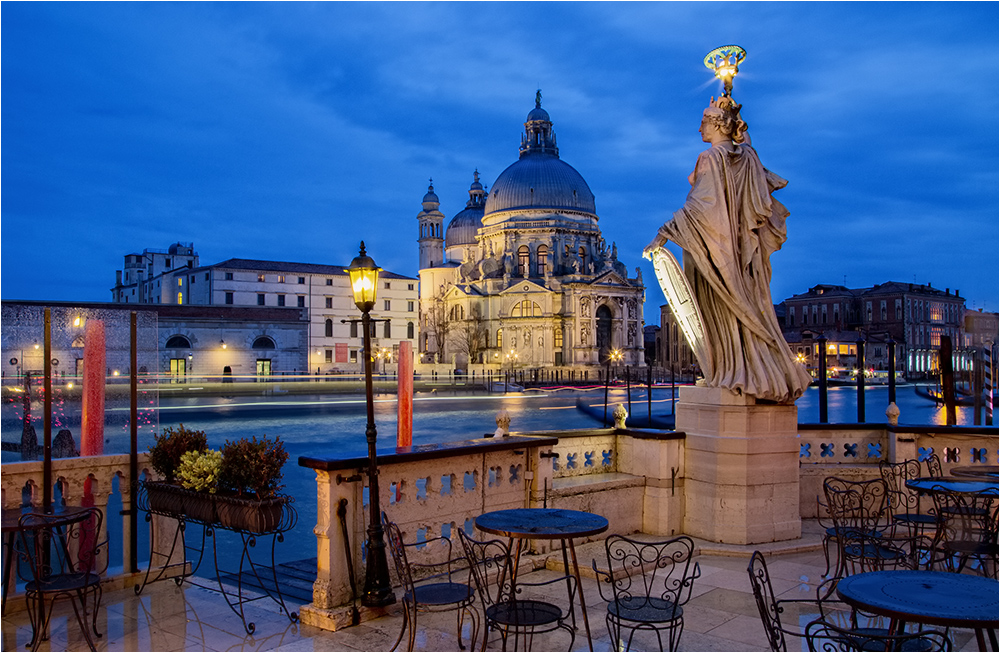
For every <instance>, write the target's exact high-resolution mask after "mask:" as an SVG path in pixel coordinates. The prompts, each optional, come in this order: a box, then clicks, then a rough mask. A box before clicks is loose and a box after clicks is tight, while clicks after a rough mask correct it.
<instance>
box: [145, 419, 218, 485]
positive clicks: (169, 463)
mask: <svg viewBox="0 0 1000 653" xmlns="http://www.w3.org/2000/svg"><path fill="white" fill-rule="evenodd" d="M153 438H154V439H155V442H154V444H153V446H151V447H150V448H149V464H150V466H151V467H152V468H153V470H155V471H156V473H158V474H159V475H160V476H162V477H163V478H164V479H165V480H166V481H167V482H169V483H173V482H174V475H175V473H176V471H177V467H178V466H180V464H181V456H183V455H184V454H185V453H186V452H188V451H204V450H205V449H206V448H207V447H208V438H206V437H205V432H204V431H192V430H190V429H186V428H184V425H183V424H181V425H180V427H179V428H177V429H176V430H175V429H174V428H172V427H170V426H168V427H167V428H165V429H163V432H162V433H161V434H160V435H154V436H153Z"/></svg>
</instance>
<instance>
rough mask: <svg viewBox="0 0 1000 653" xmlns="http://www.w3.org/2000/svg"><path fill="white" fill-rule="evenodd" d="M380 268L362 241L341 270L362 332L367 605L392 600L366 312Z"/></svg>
mask: <svg viewBox="0 0 1000 653" xmlns="http://www.w3.org/2000/svg"><path fill="white" fill-rule="evenodd" d="M380 270H381V268H379V267H378V266H377V265H375V261H373V260H372V259H371V257H370V256H368V255H367V254H365V243H364V241H362V242H361V252H360V254H358V256H356V257H354V260H353V261H351V265H350V266H349V267H348V268H347V270H345V272H347V274H348V275H349V276H350V278H351V291H352V292H353V293H354V303H355V304H356V305H357V307H358V308H359V309H360V310H361V326H362V328H363V329H364V334H365V335H364V343H365V351H364V359H365V398H366V400H367V404H368V427H367V428H366V429H365V437H366V438H367V439H368V506H369V508H371V512H370V514H369V516H368V541H367V542H366V543H365V546H366V547H367V556H366V566H365V588H364V592H363V593H362V595H361V604H362V605H365V606H368V607H382V606H386V605H390V604H392V603H395V602H396V597H395V595H394V594H393V593H392V584H391V582H390V580H389V565H388V563H387V562H386V557H385V534H384V532H383V530H382V519H381V510H380V509H379V500H378V499H379V492H378V460H377V458H376V454H375V441H376V439H377V438H378V433H377V431H376V430H375V403H374V399H373V397H372V331H371V316H370V315H369V312H370V311H371V310H372V308H374V306H375V292H376V289H377V288H378V273H379V271H380Z"/></svg>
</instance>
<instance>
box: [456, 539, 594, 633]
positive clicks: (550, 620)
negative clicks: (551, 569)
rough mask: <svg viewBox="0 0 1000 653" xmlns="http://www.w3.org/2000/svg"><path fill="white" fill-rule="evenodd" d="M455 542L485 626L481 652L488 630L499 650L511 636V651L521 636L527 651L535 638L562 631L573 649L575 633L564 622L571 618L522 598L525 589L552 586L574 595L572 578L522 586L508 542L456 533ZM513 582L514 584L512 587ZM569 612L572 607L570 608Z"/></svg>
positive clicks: (552, 606) (552, 607)
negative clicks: (495, 636) (496, 633)
mask: <svg viewBox="0 0 1000 653" xmlns="http://www.w3.org/2000/svg"><path fill="white" fill-rule="evenodd" d="M458 539H459V541H460V542H461V543H462V549H463V550H464V551H465V558H466V560H467V561H468V563H469V575H471V576H472V579H473V580H474V581H475V584H476V590H477V591H478V593H479V599H480V600H481V601H482V604H483V616H484V617H485V618H486V619H485V624H484V628H483V649H482V650H484V651H485V650H486V641H487V639H488V637H489V632H490V629H491V628H492V629H493V630H496V631H499V632H500V637H501V639H502V641H503V649H504V650H505V651H506V650H507V639H508V638H509V637H510V635H511V634H513V635H514V650H517V645H518V641H519V640H520V639H521V638H522V637H523V639H524V642H525V645H526V647H527V649H529V650H530V648H531V644H532V640H533V638H534V636H535V635H537V634H540V633H546V632H551V631H554V630H559V629H561V630H565V631H566V632H567V633H569V637H570V640H569V647H568V648H567V650H571V649H572V648H573V642H574V640H575V639H576V631H575V630H574V628H573V626H572V625H570V624H569V623H567V620H569V619H570V617H571V615H570V614H567V613H564V612H563V611H562V609H561V608H560V607H559V606H558V605H555V604H553V603H549V602H547V601H541V600H537V599H533V598H526V597H524V596H522V594H523V593H524V592H525V590H529V588H538V587H544V586H548V585H552V584H555V583H569V587H570V595H571V596H576V592H577V591H579V588H578V587H577V585H576V578H575V577H573V576H569V577H562V576H560V577H559V578H555V579H552V580H548V581H543V582H538V583H526V582H524V581H523V580H521V579H517V578H516V576H517V561H516V560H515V559H514V557H513V556H512V555H511V550H510V542H509V541H507V542H504V541H503V540H499V539H494V540H486V541H480V540H475V539H473V538H471V537H469V536H468V535H466V534H465V531H463V530H462V529H459V530H458ZM515 580H516V584H515ZM570 610H572V608H570Z"/></svg>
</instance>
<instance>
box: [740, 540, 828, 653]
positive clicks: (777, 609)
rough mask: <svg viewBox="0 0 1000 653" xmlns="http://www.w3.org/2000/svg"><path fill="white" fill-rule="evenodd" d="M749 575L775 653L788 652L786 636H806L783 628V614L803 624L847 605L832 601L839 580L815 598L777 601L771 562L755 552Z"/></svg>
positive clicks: (824, 588) (819, 588)
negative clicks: (806, 619)
mask: <svg viewBox="0 0 1000 653" xmlns="http://www.w3.org/2000/svg"><path fill="white" fill-rule="evenodd" d="M747 574H749V576H750V586H751V587H752V588H753V596H754V599H755V600H756V601H757V610H758V611H760V620H761V622H762V623H763V624H764V632H765V633H767V641H768V643H769V644H770V645H771V650H772V651H787V650H788V644H787V641H786V639H785V636H786V635H789V636H792V637H797V638H799V637H805V632H804V631H801V630H790V629H789V628H787V627H786V626H784V625H782V623H781V615H783V614H785V613H790V614H794V615H795V616H797V617H798V619H797V621H798V622H799V623H801V621H802V617H803V616H809V615H816V616H817V617H823V616H825V614H826V613H827V612H829V610H830V608H831V607H832V606H833V605H835V604H836V605H843V604H841V603H840V602H838V601H833V600H831V599H829V597H830V595H831V594H832V593H833V589H834V588H835V587H836V582H837V580H838V579H836V578H834V579H830V580H828V581H826V582H824V583H823V584H822V585H820V586H819V587H817V588H816V598H815V599H781V600H779V599H777V598H776V597H775V594H774V588H773V587H772V586H771V575H770V574H769V573H768V571H767V562H765V560H764V555H763V554H762V553H761V552H760V551H754V552H753V555H752V556H750V564H749V565H747ZM824 606H826V607H824Z"/></svg>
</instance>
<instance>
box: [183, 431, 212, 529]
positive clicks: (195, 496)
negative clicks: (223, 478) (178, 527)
mask: <svg viewBox="0 0 1000 653" xmlns="http://www.w3.org/2000/svg"><path fill="white" fill-rule="evenodd" d="M221 467H222V452H221V451H215V450H214V449H206V450H205V451H188V452H186V453H185V454H184V455H182V456H181V464H180V465H179V466H178V468H177V478H178V480H179V481H180V484H181V487H183V488H184V489H185V490H187V491H188V492H186V493H185V494H184V495H183V506H184V515H185V517H187V518H188V519H195V520H198V521H200V522H204V523H206V524H213V523H216V522H217V521H218V517H217V516H216V512H215V501H214V500H212V499H211V495H213V494H215V492H216V490H217V489H218V485H219V469H220V468H221ZM205 493H207V494H208V495H209V496H208V497H206V496H205Z"/></svg>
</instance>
